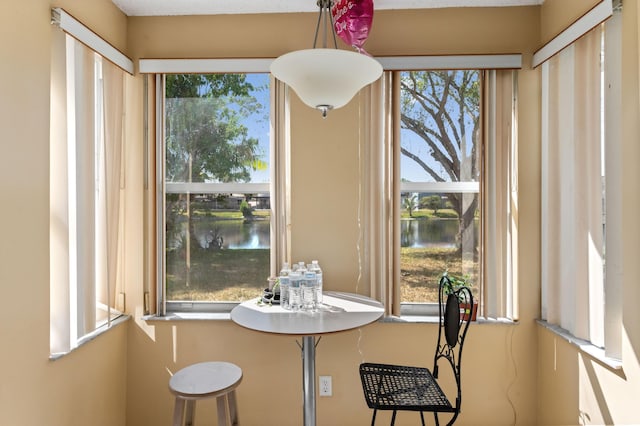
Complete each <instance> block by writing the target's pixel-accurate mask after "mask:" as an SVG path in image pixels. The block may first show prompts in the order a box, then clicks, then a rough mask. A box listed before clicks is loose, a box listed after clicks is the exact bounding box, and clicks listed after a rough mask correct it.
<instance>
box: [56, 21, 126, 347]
mask: <svg viewBox="0 0 640 426" xmlns="http://www.w3.org/2000/svg"><path fill="white" fill-rule="evenodd" d="M52 23H53V24H54V25H56V26H58V27H60V28H61V29H63V30H64V31H65V32H62V31H60V32H58V31H55V32H54V36H53V44H52V46H53V49H52V50H53V51H52V57H53V62H52V64H53V65H52V69H51V82H52V84H51V101H52V105H55V108H51V131H50V133H51V140H50V151H51V164H50V165H51V167H50V168H51V170H50V181H51V182H50V184H51V185H50V199H51V200H50V201H51V204H50V216H51V217H50V219H51V220H50V252H51V253H50V275H51V277H50V278H51V283H50V299H51V300H50V305H51V306H50V313H49V315H50V359H57V358H60V357H62V356H64V355H66V354H67V353H69V352H71V351H73V350H75V349H76V348H78V347H80V346H81V345H83V344H85V343H86V342H88V341H90V340H92V339H93V338H94V337H95V336H97V335H99V334H101V333H103V332H105V331H107V330H109V329H110V328H111V327H112V326H114V325H116V324H120V323H122V322H123V321H126V319H127V318H128V317H127V316H126V315H124V313H123V312H124V310H125V302H124V300H125V298H124V292H123V290H122V285H123V276H122V274H121V268H122V264H121V262H122V254H123V252H122V250H123V248H122V240H121V238H122V232H123V229H122V226H121V218H120V219H116V220H115V223H114V222H111V219H110V218H109V215H110V213H109V211H115V210H118V211H120V210H121V209H122V202H123V201H122V200H123V191H122V190H123V189H124V187H125V182H124V180H123V167H124V153H123V146H124V143H123V134H122V129H121V128H120V126H122V125H123V123H122V122H120V121H119V118H118V117H119V116H122V114H123V113H124V108H125V102H124V97H123V95H124V91H125V90H126V72H130V71H129V69H128V68H126V67H125V68H122V66H121V65H119V64H121V63H122V62H123V61H124V62H126V61H129V62H130V60H129V59H128V58H126V57H125V56H124V55H122V54H120V53H119V52H117V51H115V49H114V50H113V51H112V50H105V49H103V48H102V47H104V46H103V45H102V44H101V43H106V42H104V40H102V39H100V38H99V37H98V36H97V35H96V34H95V33H93V32H92V31H91V30H90V29H89V28H87V27H85V26H84V25H82V24H81V23H79V22H78V21H76V20H75V19H73V18H72V17H71V16H70V15H68V14H66V13H65V12H64V11H63V10H62V9H52ZM87 38H91V39H92V42H87ZM78 53H79V54H80V56H77V55H78ZM116 53H117V55H116ZM81 58H84V59H81ZM89 58H90V59H89ZM79 60H84V62H85V64H84V65H85V66H84V67H81V68H78V61H79ZM89 62H90V64H89ZM77 73H80V76H78V75H76V74H77ZM107 76H108V78H107ZM120 79H121V80H120ZM107 85H109V86H108V87H109V88H110V89H111V90H115V92H106V91H105V87H106V86H107ZM118 91H120V94H119V95H118ZM111 93H113V98H111V97H110V94H111ZM78 99H82V101H79V100H78ZM77 103H79V104H77ZM84 103H86V104H88V105H84ZM79 113H81V114H83V115H80V114H79ZM78 126H80V127H82V129H83V130H82V132H77V128H78ZM107 145H108V147H107ZM80 147H82V148H83V151H81V150H80V149H79V148H80ZM79 151H80V152H79ZM107 152H109V154H107ZM109 155H111V157H109V158H110V160H109V161H111V160H113V161H114V162H113V163H111V165H112V167H113V168H110V169H107V168H106V158H107V157H108V156H109ZM116 158H117V159H116ZM78 176H80V177H78ZM82 176H84V179H83V178H82ZM118 178H119V179H118ZM78 180H80V181H81V182H82V181H84V184H83V185H84V187H83V188H82V187H81V185H80V184H79V183H78ZM81 191H82V192H81ZM107 191H109V193H107ZM87 194H89V195H87ZM111 197H113V198H111ZM82 199H84V205H80V200H82ZM109 200H111V201H109ZM116 200H117V201H116ZM87 201H88V203H87ZM110 209H112V210H110ZM116 216H117V215H116ZM107 222H109V223H107ZM118 222H120V223H118ZM110 226H114V227H113V228H111V229H110V228H109V227H110ZM80 238H82V239H83V241H82V242H80V241H79V239H80ZM79 246H80V247H79ZM80 268H82V269H83V272H82V273H80V272H79V270H80ZM80 275H81V276H80ZM98 312H102V313H103V314H102V315H101V316H98V315H97V313H98Z"/></svg>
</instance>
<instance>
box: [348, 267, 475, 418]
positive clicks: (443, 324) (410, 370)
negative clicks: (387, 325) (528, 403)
mask: <svg viewBox="0 0 640 426" xmlns="http://www.w3.org/2000/svg"><path fill="white" fill-rule="evenodd" d="M439 290H440V291H439V297H438V299H439V305H440V310H439V311H440V327H439V329H438V346H437V348H436V351H435V356H434V359H433V373H432V372H431V371H430V370H429V369H428V368H424V367H408V366H401V365H390V364H373V363H363V364H360V379H361V380H362V389H363V391H364V397H365V399H366V401H367V405H368V406H369V408H372V409H373V418H372V419H371V425H372V426H373V425H375V422H376V414H377V412H378V410H393V415H392V417H391V425H393V424H394V423H395V420H396V413H397V412H398V411H419V412H420V420H421V421H422V425H423V426H424V424H425V423H424V415H423V413H424V412H432V413H433V416H434V418H435V422H436V425H439V424H440V422H439V419H438V414H439V413H450V414H452V418H451V420H449V422H448V423H447V424H448V425H451V424H453V423H454V422H455V420H456V418H457V417H458V414H459V413H460V405H461V403H462V388H461V383H460V362H461V360H462V346H463V344H464V339H465V337H466V335H467V329H468V328H469V323H470V321H471V312H470V310H469V311H467V310H463V311H462V312H461V309H460V304H462V303H468V304H469V306H473V295H472V294H471V290H469V288H468V287H459V288H457V289H454V288H453V284H452V282H451V280H450V279H449V277H447V276H446V275H445V276H443V277H442V278H441V279H440V285H439ZM440 361H443V363H444V364H445V366H446V365H448V366H449V367H450V368H451V370H452V373H453V376H454V377H455V383H456V387H457V395H456V397H455V403H454V404H452V403H451V402H450V401H449V398H447V395H446V394H445V393H444V392H443V390H442V389H441V387H440V385H439V384H438V380H437V379H438V366H439V363H440ZM445 361H446V362H445Z"/></svg>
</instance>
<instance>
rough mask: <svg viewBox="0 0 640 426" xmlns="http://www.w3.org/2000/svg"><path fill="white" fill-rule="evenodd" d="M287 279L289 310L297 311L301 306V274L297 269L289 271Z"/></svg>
mask: <svg viewBox="0 0 640 426" xmlns="http://www.w3.org/2000/svg"><path fill="white" fill-rule="evenodd" d="M289 279H290V281H289V307H290V309H291V310H294V311H297V310H299V309H300V308H301V307H302V294H301V288H300V282H301V281H302V274H300V272H298V271H291V273H290V274H289Z"/></svg>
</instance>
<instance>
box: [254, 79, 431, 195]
mask: <svg viewBox="0 0 640 426" xmlns="http://www.w3.org/2000/svg"><path fill="white" fill-rule="evenodd" d="M247 80H248V81H249V82H251V83H252V84H253V86H254V87H257V88H263V90H258V91H255V92H254V93H253V95H254V96H255V97H256V99H257V100H258V102H260V104H261V105H263V107H264V108H265V111H263V112H262V113H260V114H254V115H252V116H249V117H247V118H246V119H245V120H244V124H245V126H246V127H247V129H248V132H249V137H254V138H257V139H258V141H259V146H260V150H261V152H262V153H263V157H262V158H261V160H263V161H266V162H268V161H269V128H270V125H269V122H268V119H267V118H266V117H268V115H267V111H268V109H269V90H268V89H267V87H268V84H269V74H247ZM401 138H402V144H403V146H405V147H408V148H409V149H410V150H411V151H412V152H414V153H416V154H418V155H420V156H421V157H422V158H423V159H425V160H426V161H427V162H428V163H430V164H431V165H432V167H434V169H435V170H437V171H440V170H441V169H442V167H441V166H440V165H439V164H438V163H436V162H435V161H434V160H433V159H432V158H431V155H430V154H429V153H428V150H427V147H426V145H425V143H424V141H422V140H421V139H420V138H418V137H417V136H415V135H414V134H413V133H412V132H410V131H408V130H403V131H402V134H401ZM400 167H401V174H402V178H403V179H405V180H407V181H410V182H423V181H426V182H429V181H433V179H432V178H431V177H430V176H429V175H428V174H427V173H426V172H425V171H424V170H423V169H422V168H421V167H420V166H418V165H417V164H416V163H415V162H414V161H413V160H411V159H409V158H407V157H405V156H402V158H401V165H400ZM269 173H270V172H269V170H263V171H260V170H258V171H252V182H268V181H269V179H270V176H269Z"/></svg>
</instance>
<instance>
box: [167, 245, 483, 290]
mask: <svg viewBox="0 0 640 426" xmlns="http://www.w3.org/2000/svg"><path fill="white" fill-rule="evenodd" d="M401 253H402V256H401V258H402V265H401V269H402V277H401V293H402V301H403V302H424V301H432V302H435V301H437V289H438V280H439V278H440V275H441V274H442V272H444V271H445V270H447V269H448V270H449V272H450V273H452V274H454V275H461V269H462V262H461V260H460V258H459V255H457V256H456V251H455V249H433V248H403V249H402V251H401ZM324 267H325V268H330V266H327V265H324ZM268 276H269V251H268V250H255V249H254V250H202V249H196V250H193V251H192V253H191V265H190V268H187V265H186V262H185V260H184V253H180V252H179V251H175V252H171V253H169V254H168V256H167V281H168V283H167V295H168V300H214V301H230V300H247V299H251V298H254V297H257V296H259V295H260V294H261V293H262V290H263V289H264V288H265V287H266V286H267V277H268ZM187 277H188V281H189V282H188V285H187ZM476 278H477V277H473V276H472V277H471V280H472V282H477V280H476Z"/></svg>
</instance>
